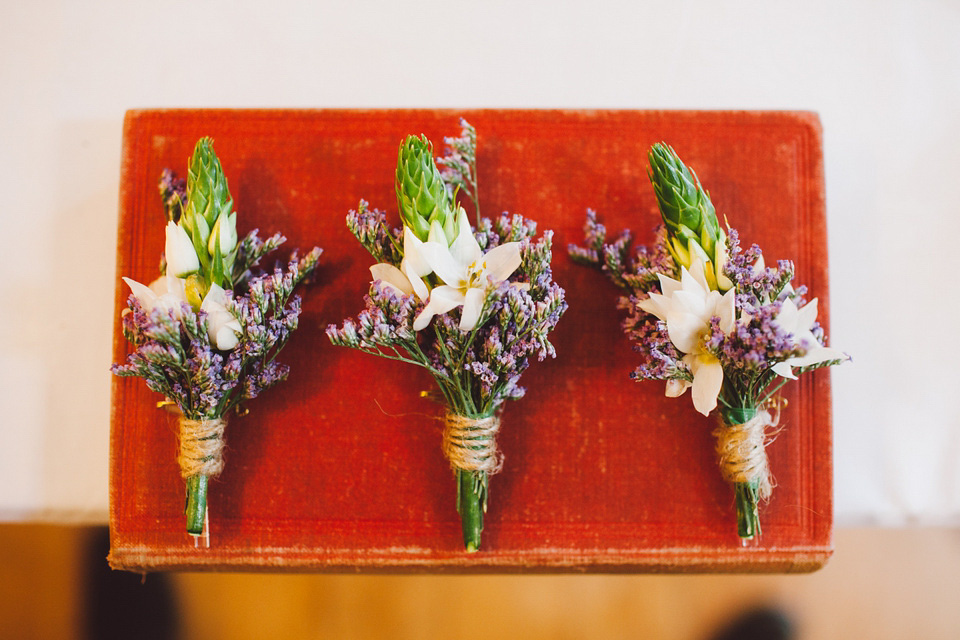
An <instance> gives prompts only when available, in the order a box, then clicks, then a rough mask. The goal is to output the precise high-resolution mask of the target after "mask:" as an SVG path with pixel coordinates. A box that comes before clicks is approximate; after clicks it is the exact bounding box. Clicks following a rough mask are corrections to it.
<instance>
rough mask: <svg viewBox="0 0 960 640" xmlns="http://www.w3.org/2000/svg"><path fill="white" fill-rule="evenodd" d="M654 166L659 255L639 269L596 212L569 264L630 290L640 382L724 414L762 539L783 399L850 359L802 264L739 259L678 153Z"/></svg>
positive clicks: (729, 463)
mask: <svg viewBox="0 0 960 640" xmlns="http://www.w3.org/2000/svg"><path fill="white" fill-rule="evenodd" d="M649 161H650V171H649V178H650V181H651V182H652V184H653V188H654V191H655V193H656V197H657V204H658V206H659V209H660V214H661V217H662V220H663V225H662V226H661V227H660V228H659V230H658V238H657V241H656V243H655V244H654V246H653V247H651V248H647V247H640V248H639V250H638V251H637V252H636V254H635V256H634V258H633V259H632V260H631V259H630V257H629V244H630V233H629V231H625V232H623V233H622V234H621V235H620V236H619V237H618V238H617V239H616V240H614V241H613V242H611V243H609V244H608V243H607V234H606V229H605V228H604V227H603V225H602V224H600V223H598V222H597V219H596V215H595V213H594V212H592V211H588V213H587V223H586V227H585V232H586V239H585V246H584V247H576V246H571V247H570V255H571V257H572V258H573V259H574V260H576V261H578V262H581V263H584V264H588V265H592V266H595V267H599V268H602V269H603V270H604V271H605V272H606V273H607V275H608V276H609V277H610V279H611V280H612V281H613V282H614V283H615V284H616V285H617V286H619V287H621V288H622V289H624V290H626V292H627V295H625V296H624V297H622V298H621V299H620V306H621V307H622V308H623V309H625V310H626V311H627V319H626V320H625V321H624V324H623V326H624V330H625V332H626V333H627V335H628V336H629V337H630V338H631V339H632V340H634V341H635V342H636V343H637V344H638V345H639V350H640V351H641V353H643V362H642V363H641V364H640V366H638V367H637V369H636V370H635V371H634V372H632V374H631V375H632V377H634V378H637V379H648V380H665V381H666V395H667V396H669V397H678V396H681V395H683V394H684V393H685V392H686V390H687V389H688V388H689V389H691V395H692V397H693V406H694V408H695V409H696V410H697V411H698V412H700V413H702V414H703V415H705V416H706V415H709V414H710V413H711V412H712V411H713V410H714V409H716V408H717V407H718V405H719V412H718V413H719V425H718V427H717V428H716V430H715V431H714V432H713V435H714V436H715V437H716V438H717V444H716V451H717V455H718V457H719V462H720V468H721V472H722V474H723V477H724V478H725V479H726V480H727V481H728V482H730V483H731V484H733V487H734V493H735V502H736V507H737V532H738V535H739V537H740V538H741V540H742V541H747V540H753V539H756V538H757V537H758V536H759V535H760V519H759V513H758V504H759V502H760V501H762V500H766V499H768V498H769V496H770V494H771V491H772V488H773V484H772V478H771V474H770V469H769V465H768V462H767V455H766V449H765V447H766V444H767V441H768V439H769V430H770V429H771V428H773V427H775V426H776V424H777V422H778V416H779V409H780V408H781V407H782V403H783V401H782V399H780V398H779V397H778V395H777V392H778V391H779V389H780V388H781V387H782V386H783V385H784V384H785V383H786V382H787V381H788V380H795V379H796V378H797V375H798V374H801V373H804V372H807V371H811V370H813V369H816V368H819V367H826V366H830V365H835V364H839V363H840V362H842V361H844V360H847V359H849V358H848V356H847V355H846V354H844V353H842V352H840V351H838V350H836V349H832V348H830V347H827V346H826V338H825V336H824V334H823V330H822V329H821V328H820V326H819V325H818V324H817V322H816V319H817V299H816V298H814V299H813V300H811V301H809V302H806V301H805V300H804V295H805V293H806V288H805V287H802V286H799V287H796V288H794V287H793V286H792V284H791V281H792V280H793V274H794V268H793V263H792V262H790V261H787V260H781V261H779V262H778V263H777V266H776V267H767V266H766V265H765V264H764V260H763V256H762V254H761V251H760V248H759V247H757V246H756V245H754V246H752V247H750V248H749V249H747V250H741V248H740V243H739V238H738V234H737V232H736V230H735V229H732V228H729V227H728V229H727V231H726V232H725V231H724V230H723V229H722V228H721V227H720V224H719V223H718V221H717V215H716V212H715V210H714V207H713V204H712V203H711V201H710V197H709V194H708V193H707V192H706V191H704V189H703V188H702V187H701V185H700V181H699V180H698V179H697V177H696V175H695V174H694V173H693V172H692V171H691V170H690V169H688V168H687V167H686V166H685V165H684V164H683V162H682V161H681V160H680V158H679V157H678V156H677V154H676V153H675V152H674V151H673V149H671V148H670V147H668V146H666V145H664V144H656V145H654V146H653V148H652V149H651V151H650V154H649Z"/></svg>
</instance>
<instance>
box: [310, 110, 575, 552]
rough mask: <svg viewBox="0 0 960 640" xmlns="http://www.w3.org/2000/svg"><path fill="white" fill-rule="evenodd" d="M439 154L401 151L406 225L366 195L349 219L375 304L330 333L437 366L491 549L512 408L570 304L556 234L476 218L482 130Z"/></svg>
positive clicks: (475, 539)
mask: <svg viewBox="0 0 960 640" xmlns="http://www.w3.org/2000/svg"><path fill="white" fill-rule="evenodd" d="M462 125H463V132H462V136H461V137H459V138H452V139H447V140H446V142H447V143H448V145H449V146H450V153H449V155H447V156H446V157H444V158H442V159H440V161H439V162H440V164H442V165H444V166H445V170H444V171H443V172H441V171H440V170H439V168H438V166H437V162H436V161H435V160H434V157H433V147H432V145H431V144H430V142H429V141H427V139H426V138H425V137H416V136H410V137H408V138H407V139H406V141H405V142H404V143H403V145H402V146H401V147H400V152H399V158H398V162H397V173H396V192H397V202H398V206H399V210H400V219H401V222H402V226H401V227H400V228H392V227H391V226H389V225H388V224H387V221H386V216H385V214H384V213H383V212H381V211H378V210H370V209H369V208H368V206H367V203H366V202H363V201H361V202H360V206H359V208H358V209H357V210H356V211H351V212H350V214H349V215H348V216H347V226H348V227H349V229H350V230H351V232H352V233H353V234H354V235H355V236H356V238H357V239H358V240H359V241H360V243H361V244H362V245H363V246H364V248H366V249H367V251H369V252H370V254H371V255H372V256H373V258H374V260H375V261H376V263H375V264H374V265H372V266H371V267H370V272H371V276H372V283H371V286H370V290H369V294H368V295H367V296H366V309H364V310H363V311H361V312H360V314H359V315H358V316H357V317H356V319H355V320H346V321H345V322H344V323H343V325H342V326H340V327H337V326H336V325H331V326H330V327H328V329H327V335H328V336H329V338H330V340H331V342H332V343H333V344H335V345H341V346H345V347H352V348H354V349H358V350H360V351H363V352H366V353H370V354H373V355H378V356H381V357H385V358H390V359H393V360H400V361H403V362H407V363H410V364H413V365H416V366H419V367H422V368H424V369H426V370H427V372H429V374H430V375H431V377H432V378H433V379H434V381H435V382H436V385H437V388H438V389H439V392H440V395H441V396H442V399H443V404H444V417H443V422H444V431H443V446H442V449H443V452H444V454H445V455H446V457H447V460H449V462H450V466H451V468H452V470H453V473H454V476H455V481H456V495H457V498H456V506H457V510H458V511H459V513H460V516H461V522H462V528H463V541H464V546H465V547H466V549H467V551H476V550H478V549H479V548H480V534H481V531H482V530H483V514H484V512H485V511H486V508H487V500H488V495H489V486H490V484H489V483H490V477H491V476H492V475H493V474H495V473H496V472H497V471H499V470H500V468H501V465H502V464H503V456H502V454H501V453H500V452H499V451H498V449H497V444H496V436H497V433H498V432H499V430H500V424H501V412H502V407H503V403H504V402H505V401H506V400H508V399H512V398H513V399H515V398H520V397H521V396H523V394H524V390H523V388H522V387H520V386H519V380H520V375H521V374H522V373H523V372H524V371H525V370H526V368H527V367H528V366H529V364H530V361H531V359H532V358H536V359H539V360H543V359H544V358H546V357H553V356H554V355H555V352H554V348H553V345H551V344H550V342H549V340H548V338H547V336H548V334H549V333H550V331H552V330H553V328H554V327H555V326H556V324H557V322H558V321H559V319H560V316H561V315H562V314H563V312H564V311H565V310H566V306H567V305H566V303H565V302H564V294H563V289H561V288H560V287H559V286H558V285H557V284H556V283H555V282H554V281H553V279H552V275H551V267H550V260H551V255H552V254H551V240H552V235H553V234H552V232H550V231H546V232H544V233H543V234H542V235H541V236H540V238H539V239H536V238H535V236H536V224H535V223H534V222H533V221H531V220H528V219H526V218H524V217H523V216H520V215H513V216H508V215H507V214H502V215H501V216H499V217H498V218H495V219H492V220H491V219H488V218H481V217H479V212H478V218H477V222H476V226H474V225H471V223H470V220H469V219H468V217H467V214H466V211H465V210H464V208H463V207H462V206H460V204H459V203H458V200H457V196H458V194H459V195H463V196H465V197H466V198H468V199H469V200H471V201H472V202H473V205H474V209H475V210H478V206H477V205H478V203H479V195H478V191H477V181H476V175H477V174H476V132H475V130H474V129H473V127H471V126H470V125H469V124H467V123H466V122H462Z"/></svg>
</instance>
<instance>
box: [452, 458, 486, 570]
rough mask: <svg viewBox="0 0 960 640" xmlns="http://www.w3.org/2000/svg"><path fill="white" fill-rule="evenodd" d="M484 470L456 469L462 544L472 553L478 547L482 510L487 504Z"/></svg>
mask: <svg viewBox="0 0 960 640" xmlns="http://www.w3.org/2000/svg"><path fill="white" fill-rule="evenodd" d="M487 482H488V478H487V473H486V471H463V470H462V469H457V511H459V512H460V525H461V527H462V528H463V546H464V547H465V548H466V549H467V551H468V552H470V553H472V552H474V551H477V550H479V549H480V533H481V532H482V531H483V512H484V511H486V506H487Z"/></svg>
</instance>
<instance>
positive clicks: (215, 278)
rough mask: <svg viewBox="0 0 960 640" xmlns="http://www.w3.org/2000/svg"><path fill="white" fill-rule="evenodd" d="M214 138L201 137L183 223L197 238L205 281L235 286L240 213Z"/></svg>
mask: <svg viewBox="0 0 960 640" xmlns="http://www.w3.org/2000/svg"><path fill="white" fill-rule="evenodd" d="M232 209H233V198H231V197H230V190H229V188H228V187H227V178H226V176H225V175H224V173H223V167H221V166H220V160H219V159H218V158H217V154H216V153H215V152H214V150H213V140H211V139H210V138H201V139H200V140H199V141H197V144H196V147H194V150H193V156H192V157H191V158H190V168H189V171H188V174H187V205H186V207H185V208H184V209H183V212H182V214H181V217H180V224H181V225H183V228H184V230H185V231H186V232H187V235H188V236H189V237H190V240H191V241H192V242H193V247H194V249H195V251H196V253H197V257H198V258H199V260H200V272H201V273H202V274H203V281H204V282H205V283H206V284H207V286H209V285H210V284H216V285H218V286H222V287H227V288H229V287H231V286H232V284H233V283H232V282H231V275H232V273H233V263H234V260H235V258H236V248H237V223H236V216H237V214H236V213H234V212H233V211H232Z"/></svg>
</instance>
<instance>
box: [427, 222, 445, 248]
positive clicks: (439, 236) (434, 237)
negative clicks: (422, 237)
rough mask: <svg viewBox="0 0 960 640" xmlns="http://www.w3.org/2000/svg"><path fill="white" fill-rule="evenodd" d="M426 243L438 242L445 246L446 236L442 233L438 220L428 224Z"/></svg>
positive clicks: (441, 226)
mask: <svg viewBox="0 0 960 640" xmlns="http://www.w3.org/2000/svg"><path fill="white" fill-rule="evenodd" d="M427 242H439V243H441V244H447V234H446V233H444V231H443V225H441V224H440V221H439V220H434V221H433V222H431V223H430V231H429V232H428V233H427Z"/></svg>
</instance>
